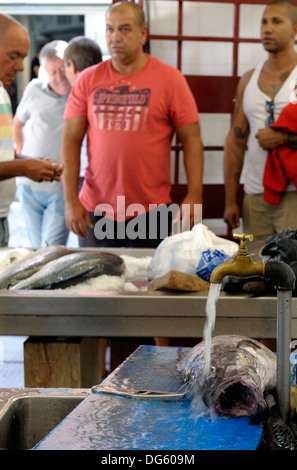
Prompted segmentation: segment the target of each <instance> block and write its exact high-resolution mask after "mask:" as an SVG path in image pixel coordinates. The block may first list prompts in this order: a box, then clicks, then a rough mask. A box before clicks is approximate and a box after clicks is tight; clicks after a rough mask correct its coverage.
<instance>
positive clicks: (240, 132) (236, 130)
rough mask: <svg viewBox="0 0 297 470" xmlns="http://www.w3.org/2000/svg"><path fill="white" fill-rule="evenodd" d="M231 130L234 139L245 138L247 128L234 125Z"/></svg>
mask: <svg viewBox="0 0 297 470" xmlns="http://www.w3.org/2000/svg"><path fill="white" fill-rule="evenodd" d="M233 132H234V136H235V138H236V139H240V140H243V139H246V137H247V134H248V128H247V129H246V130H245V131H244V130H243V129H241V128H240V127H234V129H233Z"/></svg>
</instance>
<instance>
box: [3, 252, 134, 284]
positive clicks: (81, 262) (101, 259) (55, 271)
mask: <svg viewBox="0 0 297 470" xmlns="http://www.w3.org/2000/svg"><path fill="white" fill-rule="evenodd" d="M124 269H125V263H124V261H123V259H122V258H121V257H120V256H117V255H114V254H111V253H101V252H99V253H98V252H78V253H71V254H69V255H65V256H63V257H62V258H59V259H56V260H54V261H51V262H50V263H47V264H46V265H45V266H44V267H43V268H42V269H40V270H39V271H38V272H36V273H35V274H33V275H32V276H31V277H29V278H27V279H24V280H23V281H20V282H19V283H18V284H16V285H14V286H12V287H11V290H21V289H63V288H65V287H69V286H72V285H75V284H77V283H79V282H83V281H84V280H86V279H89V278H90V277H95V276H99V275H101V274H109V275H114V276H119V275H121V274H122V273H123V272H124Z"/></svg>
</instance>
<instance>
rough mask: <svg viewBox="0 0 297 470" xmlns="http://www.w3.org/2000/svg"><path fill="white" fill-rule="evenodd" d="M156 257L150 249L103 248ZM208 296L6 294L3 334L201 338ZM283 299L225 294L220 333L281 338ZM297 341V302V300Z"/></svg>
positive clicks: (1, 295)
mask: <svg viewBox="0 0 297 470" xmlns="http://www.w3.org/2000/svg"><path fill="white" fill-rule="evenodd" d="M102 251H110V252H113V253H116V254H118V255H124V254H125V255H129V256H133V257H142V256H152V255H153V253H154V250H150V249H102ZM206 300H207V295H206V294H205V293H190V294H189V293H166V292H161V291H158V292H146V291H139V292H136V293H135V292H133V293H132V292H124V291H123V292H121V291H101V292H94V291H75V289H73V290H71V291H70V290H67V291H62V290H60V291H46V290H43V291H41V290H38V291H37V290H36V291H6V290H5V291H4V290H2V291H0V335H28V336H93V337H94V336H97V337H117V336H122V337H125V336H126V337H129V336H130V337H131V336H134V337H148V336H152V337H155V336H159V337H161V336H165V337H189V338H195V337H201V336H202V334H203V328H204V323H205V304H206ZM276 311H277V297H276V295H275V297H273V296H272V297H268V296H265V297H264V296H263V297H252V296H250V295H243V294H242V295H225V294H224V293H221V296H220V298H219V300H218V302H217V317H216V327H215V332H214V334H223V333H227V334H232V333H236V334H245V335H248V336H251V337H256V338H257V337H261V338H270V337H275V336H276ZM292 338H297V298H293V299H292Z"/></svg>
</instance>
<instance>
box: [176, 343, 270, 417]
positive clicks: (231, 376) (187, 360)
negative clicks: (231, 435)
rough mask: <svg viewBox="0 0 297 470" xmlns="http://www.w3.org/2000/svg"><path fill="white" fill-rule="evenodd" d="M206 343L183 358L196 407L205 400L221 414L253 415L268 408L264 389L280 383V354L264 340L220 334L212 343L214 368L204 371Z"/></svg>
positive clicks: (183, 374) (185, 373)
mask: <svg viewBox="0 0 297 470" xmlns="http://www.w3.org/2000/svg"><path fill="white" fill-rule="evenodd" d="M204 353H205V350H204V342H201V343H199V344H198V345H196V346H195V347H194V348H193V349H192V350H191V351H189V353H188V354H187V355H186V356H185V357H184V358H183V359H182V360H181V362H180V364H179V365H178V369H179V371H180V372H181V374H182V376H183V379H184V381H185V384H186V385H185V386H186V389H187V392H188V395H189V397H190V398H191V399H192V408H193V409H194V410H195V408H196V409H197V414H200V413H201V410H202V406H201V403H202V402H203V403H204V404H205V405H207V407H208V408H209V410H212V411H213V412H214V413H215V414H217V415H219V416H230V417H237V416H252V415H256V414H259V413H261V412H262V411H263V410H264V409H265V408H266V402H265V400H264V390H265V389H271V388H274V387H275V385H276V383H275V381H276V357H275V355H274V354H273V353H272V351H270V350H269V349H268V348H266V347H265V346H263V345H262V344H261V343H259V342H257V341H255V340H253V339H251V338H247V337H243V336H236V335H224V336H216V337H214V338H212V345H211V371H210V373H205V370H204Z"/></svg>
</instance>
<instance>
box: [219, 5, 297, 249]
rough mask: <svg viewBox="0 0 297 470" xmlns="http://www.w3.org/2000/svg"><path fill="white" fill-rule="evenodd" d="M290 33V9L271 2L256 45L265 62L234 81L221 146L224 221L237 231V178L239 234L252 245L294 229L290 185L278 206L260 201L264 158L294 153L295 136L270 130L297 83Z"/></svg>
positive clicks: (295, 27)
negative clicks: (227, 126) (245, 235)
mask: <svg viewBox="0 0 297 470" xmlns="http://www.w3.org/2000/svg"><path fill="white" fill-rule="evenodd" d="M296 33H297V6H296V5H295V4H293V3H292V2H289V1H287V0H275V1H273V2H271V3H269V4H268V5H267V6H266V7H265V10H264V13H263V16H262V21H261V39H262V43H263V46H264V49H265V50H266V51H267V53H268V58H267V60H266V61H264V62H263V63H261V64H259V65H258V66H257V67H256V68H255V69H254V70H250V71H249V72H247V73H246V74H245V75H243V77H242V78H241V80H240V81H239V84H238V88H237V92H236V97H235V109H234V115H233V122H232V128H231V130H230V132H229V134H228V136H227V139H226V143H225V156H224V176H225V188H226V207H225V213H224V220H225V222H227V223H228V225H229V226H230V227H231V228H232V229H234V228H236V227H238V226H239V217H240V209H239V206H238V204H237V193H238V189H239V184H240V181H241V179H240V178H241V175H242V176H243V182H244V201H243V212H242V217H243V229H244V231H245V232H247V233H252V234H253V235H254V239H255V240H265V239H266V238H267V237H268V236H270V235H273V234H274V233H279V232H281V231H282V230H283V229H284V228H286V227H288V226H289V227H291V228H297V217H296V207H297V192H296V187H295V186H294V184H293V183H292V182H291V181H289V183H288V186H287V188H286V191H285V192H284V193H283V194H282V198H281V201H280V202H279V203H278V204H272V203H268V202H266V201H265V200H264V197H263V195H264V187H263V175H264V169H265V164H266V159H267V153H268V152H270V151H273V150H274V149H276V148H278V147H282V146H287V147H291V148H296V149H297V134H294V133H293V134H292V133H291V134H288V133H286V132H283V131H280V130H279V129H274V128H272V127H271V125H272V124H273V123H274V122H275V121H277V119H278V117H279V115H280V113H281V111H282V110H283V109H284V108H285V107H286V106H287V105H288V104H289V103H290V101H291V100H292V92H293V91H294V90H293V85H294V83H295V82H296V78H297V54H296V52H295V50H294V41H295V36H296ZM242 170H243V171H242Z"/></svg>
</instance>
